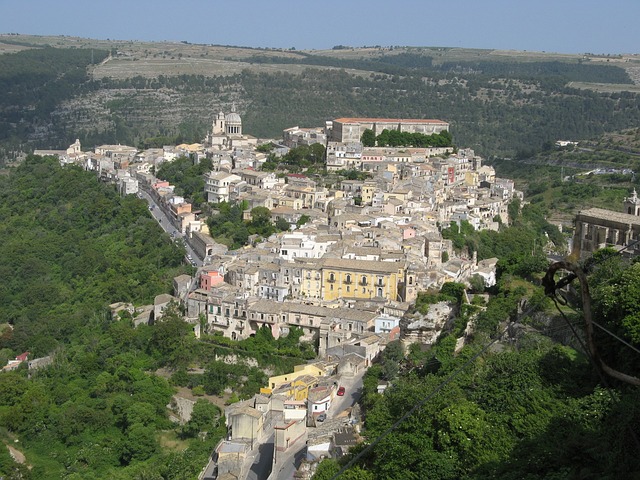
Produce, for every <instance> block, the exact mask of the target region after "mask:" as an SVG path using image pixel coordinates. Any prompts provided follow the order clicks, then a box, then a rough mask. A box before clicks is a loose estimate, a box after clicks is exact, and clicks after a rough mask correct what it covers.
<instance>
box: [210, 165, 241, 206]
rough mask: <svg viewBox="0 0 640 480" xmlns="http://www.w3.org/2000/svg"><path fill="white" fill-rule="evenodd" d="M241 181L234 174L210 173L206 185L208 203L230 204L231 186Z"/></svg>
mask: <svg viewBox="0 0 640 480" xmlns="http://www.w3.org/2000/svg"><path fill="white" fill-rule="evenodd" d="M240 181H241V178H240V177H239V176H238V175H235V174H233V173H227V172H209V174H208V175H207V177H206V179H205V184H204V193H205V195H206V197H207V202H211V203H220V202H228V201H229V194H230V192H231V185H232V184H233V183H237V182H240Z"/></svg>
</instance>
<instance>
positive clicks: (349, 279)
mask: <svg viewBox="0 0 640 480" xmlns="http://www.w3.org/2000/svg"><path fill="white" fill-rule="evenodd" d="M405 271H406V270H405V264H404V263H403V262H375V261H370V260H345V259H343V258H327V259H325V260H324V262H323V265H322V267H321V275H322V299H323V300H327V301H331V300H336V299H338V298H344V297H351V298H360V299H370V298H381V299H387V300H398V299H399V297H402V296H403V294H404V285H405Z"/></svg>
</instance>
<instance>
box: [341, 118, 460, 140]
mask: <svg viewBox="0 0 640 480" xmlns="http://www.w3.org/2000/svg"><path fill="white" fill-rule="evenodd" d="M366 129H369V130H373V133H374V134H375V135H380V133H382V131H383V130H399V131H401V132H410V133H422V134H424V135H433V134H434V133H440V132H443V131H448V130H449V124H448V123H447V122H443V121H442V120H425V119H410V118H337V119H335V120H334V121H333V126H332V128H331V130H330V132H329V135H330V137H329V140H330V141H334V142H359V141H360V138H361V137H362V134H363V132H364V131H365V130H366Z"/></svg>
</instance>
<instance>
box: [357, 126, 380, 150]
mask: <svg viewBox="0 0 640 480" xmlns="http://www.w3.org/2000/svg"><path fill="white" fill-rule="evenodd" d="M360 142H362V145H363V146H364V147H375V146H376V134H375V133H374V131H373V130H371V129H370V128H366V129H365V130H364V132H362V137H361V138H360Z"/></svg>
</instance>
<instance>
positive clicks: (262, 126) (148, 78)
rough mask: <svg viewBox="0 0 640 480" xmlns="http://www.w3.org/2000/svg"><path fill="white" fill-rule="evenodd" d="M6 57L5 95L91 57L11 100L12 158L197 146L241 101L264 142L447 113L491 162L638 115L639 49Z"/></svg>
mask: <svg viewBox="0 0 640 480" xmlns="http://www.w3.org/2000/svg"><path fill="white" fill-rule="evenodd" d="M47 46H49V47H54V48H49V47H47ZM0 52H3V53H5V54H4V55H0V61H1V62H4V63H3V65H8V66H9V65H10V66H11V68H12V69H13V70H12V71H15V74H13V75H11V76H9V75H7V74H6V73H3V74H0V80H1V81H3V82H5V84H6V85H7V88H8V91H11V88H9V87H11V86H12V85H19V84H20V82H22V81H23V79H24V78H28V77H30V76H31V73H30V72H32V70H33V67H32V62H34V61H35V60H34V55H35V54H34V53H33V52H41V53H47V54H50V53H49V52H55V53H56V55H80V54H82V58H83V62H84V65H83V66H82V68H83V70H84V74H83V75H82V76H80V75H76V76H75V77H74V80H73V82H72V84H71V86H72V88H71V86H69V88H59V89H51V84H52V83H54V84H55V83H56V82H60V81H61V79H62V80H65V79H66V78H67V77H68V75H60V74H58V75H57V76H52V77H51V78H48V79H47V78H44V77H42V78H41V80H40V83H36V84H34V85H32V87H31V91H32V92H35V93H36V94H37V95H35V97H36V98H46V100H47V101H46V102H45V103H44V104H43V106H42V107H41V108H38V106H37V105H36V110H37V111H38V115H37V116H36V115H34V113H33V112H34V105H33V104H32V103H30V101H28V100H25V99H23V98H15V97H11V96H9V97H8V98H7V99H6V100H5V103H4V104H3V106H2V107H3V108H2V110H1V112H2V113H0V122H3V123H2V124H3V125H4V126H5V127H6V129H5V132H6V133H5V135H4V138H2V139H0V140H1V141H2V143H3V145H2V146H3V147H4V152H7V153H6V155H7V156H9V157H11V156H12V155H14V154H13V153H12V152H13V151H14V150H16V149H22V150H29V149H30V148H34V147H38V148H60V147H65V146H66V145H68V144H69V143H71V142H72V141H73V140H74V139H75V138H77V137H79V138H80V140H81V142H82V143H83V144H84V145H92V144H99V143H118V142H119V143H128V144H134V145H137V144H140V143H141V142H142V141H143V140H144V139H145V138H147V137H153V136H158V135H166V136H173V137H175V138H176V139H180V140H187V141H199V140H201V138H202V137H203V135H204V133H205V132H206V130H207V128H208V127H209V125H210V123H211V120H212V118H213V116H214V114H216V113H217V112H218V111H228V110H229V109H230V108H231V105H232V104H235V105H236V106H237V109H238V111H239V113H240V114H241V115H242V116H243V120H244V130H245V131H246V132H247V133H250V134H253V135H255V136H258V137H263V138H270V137H276V138H277V137H280V135H281V132H282V129H284V128H287V127H290V126H293V125H300V126H315V125H323V124H324V122H325V121H326V120H329V119H332V118H337V117H340V116H380V117H404V118H410V117H416V118H440V119H443V120H446V121H448V122H449V123H450V124H451V131H452V133H453V135H454V139H455V141H456V142H457V143H458V144H459V145H465V146H471V147H473V148H475V149H476V150H477V151H478V152H480V153H481V154H482V155H484V156H493V155H499V156H513V155H515V154H516V153H530V152H534V151H536V150H538V149H539V148H540V147H542V146H543V145H544V144H545V143H546V142H555V141H556V140H557V139H560V138H571V139H576V140H579V139H587V138H593V137H595V136H597V135H600V134H603V133H605V132H610V131H616V130H622V129H624V128H630V127H633V126H636V125H637V124H638V122H639V121H640V101H639V97H638V94H637V85H636V84H634V82H638V78H640V77H639V76H638V71H640V59H637V58H635V57H598V56H593V55H560V54H553V53H544V52H515V51H495V50H472V49H461V48H441V47H423V48H418V47H384V48H383V47H369V48H350V47H335V48H334V49H333V50H327V51H295V50H275V49H258V48H255V49H252V48H239V47H225V46H216V45H193V44H189V43H186V42H178V43H150V42H126V41H105V40H91V39H80V38H72V37H33V36H25V35H11V36H1V37H0ZM82 52H84V53H82ZM5 71H6V68H5ZM572 82H578V83H572ZM67 83H69V82H67ZM65 85H66V84H65ZM572 85H579V86H580V88H576V87H574V86H572ZM598 85H600V86H601V85H606V86H607V87H608V88H607V89H605V90H606V91H602V88H601V87H598V88H595V87H596V86H598ZM589 86H594V88H593V89H591V88H584V87H589ZM327 99H330V101H327ZM43 101H44V100H43ZM1 153H2V152H0V154H1Z"/></svg>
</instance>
